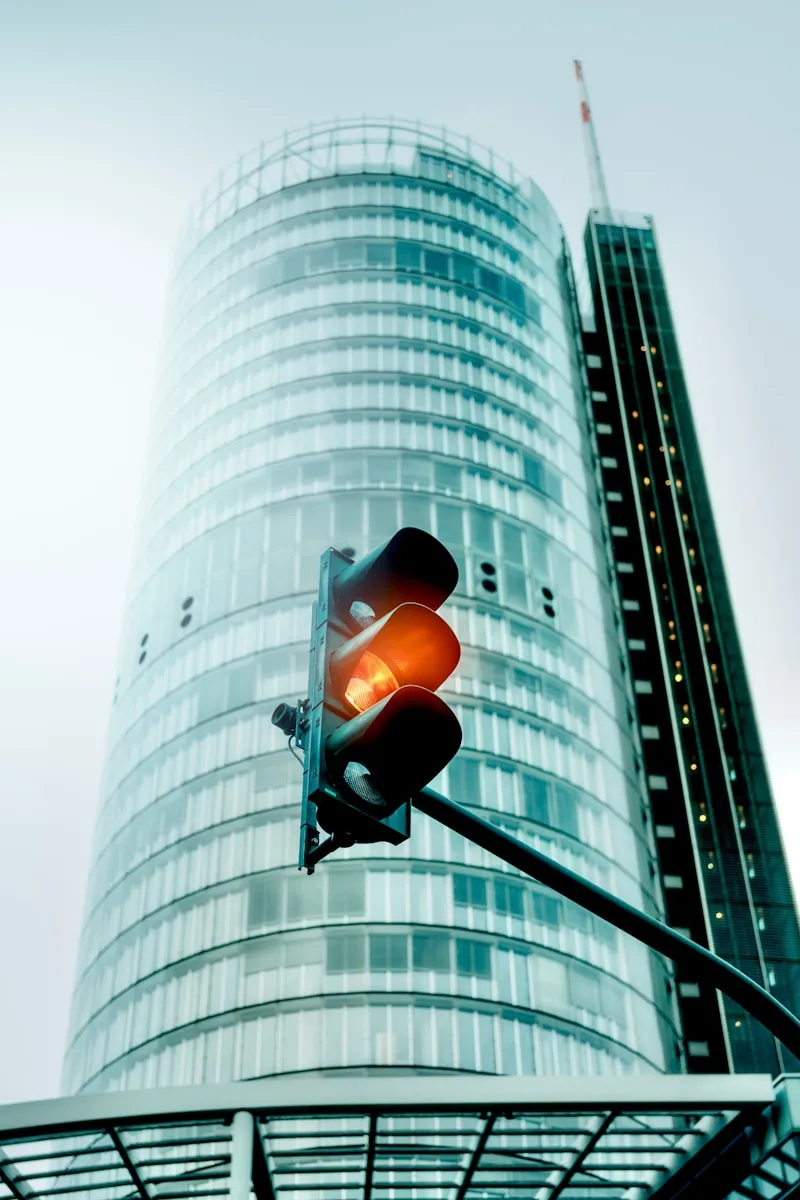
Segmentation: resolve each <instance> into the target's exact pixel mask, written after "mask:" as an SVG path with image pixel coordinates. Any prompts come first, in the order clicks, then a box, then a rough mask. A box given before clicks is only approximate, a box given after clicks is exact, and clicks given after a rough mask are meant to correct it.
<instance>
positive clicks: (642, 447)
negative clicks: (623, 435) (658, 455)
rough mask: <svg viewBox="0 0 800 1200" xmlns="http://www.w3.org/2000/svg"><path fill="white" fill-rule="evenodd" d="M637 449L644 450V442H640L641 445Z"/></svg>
mask: <svg viewBox="0 0 800 1200" xmlns="http://www.w3.org/2000/svg"><path fill="white" fill-rule="evenodd" d="M636 449H637V450H644V442H639V444H638V446H637V447H636Z"/></svg>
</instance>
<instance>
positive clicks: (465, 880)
mask: <svg viewBox="0 0 800 1200" xmlns="http://www.w3.org/2000/svg"><path fill="white" fill-rule="evenodd" d="M453 902H454V903H455V904H466V905H469V906H470V907H471V908H486V880H485V879H483V878H481V876H480V875H454V876H453Z"/></svg>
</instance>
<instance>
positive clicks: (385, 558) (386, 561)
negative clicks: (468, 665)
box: [333, 527, 458, 674]
mask: <svg viewBox="0 0 800 1200" xmlns="http://www.w3.org/2000/svg"><path fill="white" fill-rule="evenodd" d="M457 583H458V566H457V564H456V561H455V559H454V558H453V556H452V554H451V553H450V551H449V550H448V549H447V548H446V547H445V546H443V545H442V543H441V542H439V541H437V540H436V538H435V537H432V536H431V534H429V533H426V532H425V531H424V530H423V529H413V528H410V527H409V528H406V529H400V530H399V531H398V532H397V533H395V534H394V535H393V536H392V537H390V538H389V540H388V542H384V544H383V545H382V546H379V547H378V549H377V550H373V551H372V553H371V554H368V555H366V557H365V558H362V559H359V561H358V562H355V563H353V564H352V566H349V567H345V569H344V570H343V571H341V572H340V573H339V574H338V575H337V576H336V579H335V580H334V582H333V595H334V599H335V602H336V607H337V609H339V610H340V611H341V612H345V613H348V614H349V618H348V619H349V620H350V623H351V626H352V628H353V629H360V628H362V626H363V621H360V620H359V619H358V618H356V617H354V615H353V611H352V610H353V605H354V604H355V603H357V602H360V603H361V604H366V605H368V606H369V608H370V609H372V612H373V613H374V615H375V617H376V618H380V617H383V616H385V615H386V613H388V612H391V610H392V609H393V608H397V606H398V605H400V604H404V603H405V602H406V601H412V602H415V603H417V604H424V605H425V607H426V608H430V609H436V608H439V607H440V605H442V604H444V602H445V600H446V599H447V597H448V596H449V595H450V594H451V592H452V591H453V590H454V589H455V586H456V584H457ZM451 670H452V668H451ZM448 674H449V672H448Z"/></svg>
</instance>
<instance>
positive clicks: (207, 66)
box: [0, 0, 800, 1102]
mask: <svg viewBox="0 0 800 1200" xmlns="http://www.w3.org/2000/svg"><path fill="white" fill-rule="evenodd" d="M799 35H800V5H798V4H797V0H759V2H758V3H755V2H753V0H739V2H738V4H736V5H733V4H731V3H730V2H729V0H671V2H670V3H669V4H665V3H657V2H656V0H548V2H547V3H544V2H542V0H492V2H491V3H488V2H486V3H477V2H476V0H403V2H402V3H397V2H396V0H395V2H393V3H391V4H386V3H382V2H381V0H357V2H356V0H295V2H294V3H290V4H287V3H280V4H278V3H273V2H272V0H261V2H260V3H258V2H256V0H226V2H225V3H221V2H219V3H209V2H208V0H137V2H136V3H130V2H129V0H128V2H126V3H124V4H123V3H121V2H120V0H102V2H100V0H95V2H91V3H87V2H86V0H71V3H68V4H67V3H65V2H64V0H37V3H26V2H25V0H18V2H13V0H0V405H2V425H1V426H0V683H1V686H0V818H1V820H0V845H1V846H2V858H1V859H0V952H2V958H1V959H0V962H2V980H1V981H0V1102H11V1101H14V1100H24V1099H33V1098H36V1097H42V1096H47V1095H53V1094H55V1093H56V1092H57V1091H58V1087H59V1072H60V1064H61V1055H62V1050H63V1043H64V1035H65V1028H66V1020H67V1012H68V1004H69V994H70V988H71V982H72V972H73V965H74V958H75V950H76V942H77V936H78V931H79V926H80V915H81V906H82V902H83V890H84V882H85V876H86V871H87V866H88V857H89V843H90V838H91V831H92V825H93V819H94V813H95V809H96V804H97V796H98V783H99V776H100V770H101V765H102V756H103V745H104V738H105V729H106V720H107V713H108V710H109V706H110V699H111V691H112V684H113V678H114V661H115V655H116V643H117V638H118V635H119V629H120V619H121V614H122V606H123V601H124V590H125V582H126V574H127V569H128V564H129V557H130V550H131V542H132V534H133V527H134V520H135V509H136V502H137V492H138V486H139V479H140V476H141V471H142V459H143V451H144V438H145V430H146V424H147V418H148V410H149V407H150V402H151V378H152V375H153V371H154V366H155V359H156V353H157V343H158V336H159V325H160V317H161V310H162V305H163V299H164V291H165V286H166V281H167V277H168V271H169V262H170V254H171V250H172V246H173V244H174V240H175V234H176V231H177V229H178V227H179V225H180V222H181V220H182V217H183V214H184V212H185V210H186V209H187V207H188V206H189V204H190V203H191V202H192V201H193V200H194V198H195V197H196V195H197V194H198V193H199V192H200V191H201V189H202V187H203V186H204V185H205V183H206V182H208V181H209V180H210V179H211V178H213V176H214V175H215V174H216V172H217V171H218V169H219V168H220V167H222V166H225V165H227V164H229V163H230V162H231V161H232V160H233V159H235V158H236V157H237V155H238V154H239V152H240V151H243V150H247V149H249V148H250V147H252V146H254V145H256V144H257V143H259V142H260V141H261V140H262V139H269V138H271V137H274V136H276V135H277V134H279V133H281V132H282V131H283V129H284V128H286V127H290V128H292V127H296V126H299V125H303V124H305V123H306V122H308V121H309V120H325V119H328V118H330V117H334V116H337V115H347V116H352V115H358V114H360V113H362V112H368V113H370V114H372V115H376V116H384V115H390V114H394V115H403V116H408V117H412V118H417V117H419V118H421V119H422V120H424V121H429V122H434V123H437V124H444V125H447V126H449V127H451V128H453V129H456V130H459V131H461V132H464V133H469V134H471V135H472V137H473V138H475V139H477V140H479V141H482V142H485V143H487V144H491V145H493V146H494V148H495V149H496V150H497V151H498V152H499V153H500V154H502V155H503V156H505V157H507V158H510V159H512V160H513V161H514V162H515V164H516V165H517V166H518V167H519V168H520V169H521V170H523V171H525V172H526V173H528V174H530V175H531V176H533V177H534V178H535V179H536V181H537V182H538V183H539V184H540V186H541V187H542V188H543V189H544V191H545V192H546V193H547V194H548V196H549V197H550V199H551V201H552V202H553V204H554V205H555V207H556V209H557V210H558V212H559V213H560V215H561V217H562V220H563V221H564V222H565V225H566V227H567V231H568V234H569V236H570V240H571V243H572V246H573V250H574V253H575V254H576V257H579V250H580V241H579V239H580V234H581V230H582V224H583V220H584V216H585V212H586V208H587V206H588V202H589V195H588V185H587V182H586V171H585V165H584V160H583V146H582V139H581V128H580V123H579V118H578V113H577V99H576V94H575V83H574V79H573V75H572V59H573V57H580V58H582V59H583V61H584V67H585V71H586V75H587V79H588V83H589V88H590V93H591V99H592V107H593V111H594V115H595V120H596V124H597V127H598V132H599V135H600V139H601V143H602V149H603V155H604V160H605V169H606V176H607V179H608V182H609V189H610V192H611V198H612V203H613V204H614V205H615V206H616V207H620V208H626V209H633V210H643V211H645V212H651V213H653V214H654V215H655V217H656V221H657V228H658V232H659V235H660V241H661V247H662V250H663V253H664V258H665V265H666V271H667V278H668V282H669V285H670V288H671V299H672V303H673V308H674V312H675V316H676V321H677V326H678V333H679V337H680V341H681V345H682V349H683V354H684V359H685V366H686V369H687V374H688V380H689V386H690V390H691V393H692V396H693V400H694V405H695V411H696V417H697V424H698V426H699V432H700V437H701V441H702V447H703V451H704V454H705V461H706V467H707V470H708V474H709V477H710V484H711V493H712V497H713V500H714V503H715V507H716V513H717V519H718V524H719V528H720V534H721V538H722V544H723V549H724V552H725V557H726V562H727V566H728V572H729V577H730V582H731V585H732V590H733V597H734V603H735V607H736V611H737V613H738V617H739V622H740V629H741V634H742V638H743V642H744V648H745V653H746V657H747V662H748V666H749V671H750V677H751V681H752V684H753V688H754V692H755V699H756V707H757V711H758V716H759V719H760V724H761V731H762V735H763V739H764V742H765V744H766V749H767V754H768V759H769V764H770V768H771V774H772V779H773V783H774V787H775V791H776V794H777V800H778V805H779V809H780V812H781V816H782V820H783V827H784V835H785V839H786V841H787V843H788V845H789V854H790V859H791V861H792V867H793V871H794V875H795V878H796V879H798V878H800V815H799V814H798V813H797V810H796V798H797V794H798V783H800V766H799V765H798V754H799V753H800V752H799V751H798V749H797V736H796V726H797V722H798V715H799V714H800V699H799V697H800V650H799V648H798V636H797V607H798V593H799V592H800V589H799V588H798V546H797V536H796V527H797V516H796V513H797V509H798V504H797V482H796V481H797V447H798V442H800V416H798V403H797V398H796V397H797V380H798V374H799V372H798V366H797V344H798V336H799V330H798V299H797V297H798V292H797V280H798V276H800V251H798V237H797V230H798V217H797V205H798V196H799V195H800V186H799V185H800V169H799V168H798V136H797V123H798V116H797V105H796V95H795V93H796V79H795V62H794V55H795V51H796V46H797V44H798V37H799Z"/></svg>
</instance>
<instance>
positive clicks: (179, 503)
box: [151, 414, 586, 521]
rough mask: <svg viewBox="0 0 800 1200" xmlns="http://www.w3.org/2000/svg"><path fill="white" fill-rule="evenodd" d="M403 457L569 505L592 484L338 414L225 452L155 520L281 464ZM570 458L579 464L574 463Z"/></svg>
mask: <svg viewBox="0 0 800 1200" xmlns="http://www.w3.org/2000/svg"><path fill="white" fill-rule="evenodd" d="M401 449H405V450H410V451H412V452H414V451H416V452H419V453H423V454H436V455H441V456H445V457H452V458H460V459H462V460H465V461H466V462H469V463H473V464H476V465H478V464H479V465H480V466H483V467H485V468H488V469H489V470H494V471H499V472H502V473H503V474H505V475H506V476H508V477H509V478H510V479H513V480H515V481H517V482H519V483H521V484H524V485H527V486H529V487H537V488H541V490H542V491H543V492H544V493H545V494H546V495H548V496H549V497H550V498H551V499H553V500H554V501H555V502H556V503H558V504H562V505H563V504H565V503H571V502H572V498H573V496H574V495H575V494H576V493H579V490H580V489H582V488H583V487H584V486H585V482H586V481H585V474H584V473H583V472H582V471H581V470H580V466H581V464H580V460H579V459H578V458H577V456H576V457H575V459H574V463H568V464H567V465H568V466H569V467H572V469H573V477H572V479H571V482H572V484H573V486H572V488H571V489H570V490H569V491H567V490H565V488H564V476H563V475H562V474H561V473H560V472H559V471H557V470H556V469H555V468H553V467H552V466H549V465H548V464H546V463H543V462H542V461H541V460H540V459H537V458H535V456H534V455H532V454H530V453H529V452H527V451H524V450H517V449H515V448H512V445H511V444H507V445H506V444H503V443H501V442H499V441H497V440H495V439H490V438H488V437H487V436H486V434H485V432H483V431H482V430H480V429H476V428H473V427H469V426H458V425H455V424H453V425H449V424H445V423H444V422H442V421H439V420H436V419H433V420H432V419H430V418H425V417H424V416H421V415H420V416H411V415H408V416H406V415H402V416H400V417H399V419H398V418H397V417H394V418H393V417H391V416H389V415H386V416H378V415H376V416H360V415H356V414H351V415H349V416H343V415H342V416H337V414H334V415H333V419H331V420H327V421H325V420H323V419H320V420H318V421H317V422H315V423H314V424H313V425H311V426H305V427H301V428H300V429H293V428H291V427H281V428H279V429H277V430H274V431H267V432H265V433H256V434H251V435H250V436H248V437H246V438H242V439H240V440H239V441H236V442H233V443H232V444H231V445H225V446H222V447H221V448H220V449H219V450H217V451H215V452H214V453H213V454H211V455H209V456H208V457H207V458H206V459H205V460H203V461H201V462H200V463H198V464H197V465H195V466H194V467H191V468H189V469H188V470H187V471H186V472H185V473H184V474H183V475H182V476H181V477H180V478H178V479H177V480H174V481H170V482H169V483H168V486H166V487H165V489H164V490H163V491H162V493H161V496H160V499H158V500H157V501H156V502H155V503H154V504H153V509H154V511H153V513H152V514H151V519H152V518H153V517H155V518H156V519H157V520H160V521H167V520H169V519H170V518H171V517H173V516H175V515H176V514H177V513H179V512H180V511H181V510H182V508H183V507H184V505H186V504H191V503H192V502H193V501H194V500H197V499H199V498H200V497H201V496H204V495H205V494H206V493H207V492H209V491H210V490H212V489H213V488H216V487H219V486H221V485H223V484H225V483H228V482H229V481H231V480H233V479H235V478H237V477H238V476H240V475H246V474H248V473H250V472H254V471H261V470H263V469H264V468H265V467H268V466H271V465H272V464H274V463H279V462H285V461H288V460H291V459H294V458H296V457H299V456H302V455H313V454H322V453H324V454H330V453H337V452H339V453H341V452H347V451H348V450H362V451H365V452H366V451H369V450H393V451H397V450H401ZM566 457H567V452H565V458H566ZM569 457H570V458H572V455H571V454H570V455H569ZM426 503H427V502H426Z"/></svg>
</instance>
